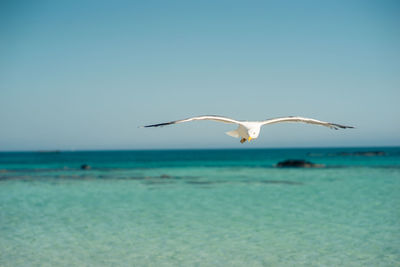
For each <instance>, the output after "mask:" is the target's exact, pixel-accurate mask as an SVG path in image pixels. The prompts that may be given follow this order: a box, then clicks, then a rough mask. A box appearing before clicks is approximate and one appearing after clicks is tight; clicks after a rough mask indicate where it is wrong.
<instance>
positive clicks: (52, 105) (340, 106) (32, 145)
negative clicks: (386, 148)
mask: <svg viewBox="0 0 400 267" xmlns="http://www.w3.org/2000/svg"><path fill="white" fill-rule="evenodd" d="M399 14H400V2H399V1H378V0H377V1H347V0H346V1H40V0H39V1H1V2H0V151H5V150H40V149H66V150H69V149H74V150H78V149H147V148H149V149H158V148H160V149H163V148H202V147H205V148H224V147H231V148H236V147H248V148H250V147H253V148H257V147H318V146H324V147H327V146H380V145H400V104H399V102H400V16H399ZM201 114H218V115H225V116H230V117H233V118H236V119H245V120H246V119H249V120H261V119H267V118H271V117H279V116H286V115H301V116H308V117H312V118H316V119H320V120H326V121H330V122H337V123H342V124H349V125H354V126H356V127H357V129H355V130H342V131H332V130H329V129H327V128H325V127H318V126H310V125H303V124H279V125H271V126H269V127H264V128H263V131H262V132H261V135H260V137H259V139H257V140H255V141H254V142H253V141H252V142H251V143H250V144H247V143H246V144H244V145H242V144H240V143H239V140H238V139H234V138H232V137H229V136H227V135H225V134H224V132H225V131H229V130H232V129H234V128H235V127H234V126H232V125H229V124H218V123H215V122H194V123H188V124H181V125H177V126H171V127H164V128H153V129H142V128H138V126H140V125H145V124H150V123H158V122H164V121H170V120H175V119H181V118H186V117H189V116H193V115H201Z"/></svg>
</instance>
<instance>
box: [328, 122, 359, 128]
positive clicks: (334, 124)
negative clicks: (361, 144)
mask: <svg viewBox="0 0 400 267" xmlns="http://www.w3.org/2000/svg"><path fill="white" fill-rule="evenodd" d="M331 125H332V126H333V128H334V129H335V130H338V129H339V128H341V129H354V128H355V127H353V126H347V125H341V124H336V123H331Z"/></svg>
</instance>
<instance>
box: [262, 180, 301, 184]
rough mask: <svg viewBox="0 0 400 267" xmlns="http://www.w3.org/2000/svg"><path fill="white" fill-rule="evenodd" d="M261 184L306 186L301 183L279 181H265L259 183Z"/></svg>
mask: <svg viewBox="0 0 400 267" xmlns="http://www.w3.org/2000/svg"><path fill="white" fill-rule="evenodd" d="M259 182H260V183H263V184H287V185H304V184H303V183H300V182H293V181H279V180H263V181H259Z"/></svg>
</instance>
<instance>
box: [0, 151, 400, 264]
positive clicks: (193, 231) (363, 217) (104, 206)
mask: <svg viewBox="0 0 400 267" xmlns="http://www.w3.org/2000/svg"><path fill="white" fill-rule="evenodd" d="M360 150H361V149H295V150H288V149H282V150H277V149H275V150H201V151H193V150H184V151H121V152H117V151H114V152H110V151H109V152H74V153H72V152H62V153H0V266H26V265H30V266H46V265H47V266H54V265H57V266H71V265H78V266H99V265H102V266H104V265H105V266H109V265H114V266H132V265H133V266H192V265H198V266H244V265H246V266H293V265H296V266H321V265H325V266H398V265H400V223H399V221H400V194H399V192H400V149H399V148H378V149H377V148H373V149H367V148H365V149H364V151H372V150H383V151H385V155H380V156H356V155H343V154H340V153H341V152H343V151H346V152H357V151H360ZM290 158H301V159H307V160H310V161H312V162H315V163H318V164H325V165H326V167H325V168H315V169H313V168H311V169H294V168H289V169H282V168H275V167H274V165H275V164H276V163H277V162H278V161H280V160H284V159H290ZM82 164H89V165H90V166H91V167H92V168H91V169H90V170H80V169H79V167H80V166H81V165H82Z"/></svg>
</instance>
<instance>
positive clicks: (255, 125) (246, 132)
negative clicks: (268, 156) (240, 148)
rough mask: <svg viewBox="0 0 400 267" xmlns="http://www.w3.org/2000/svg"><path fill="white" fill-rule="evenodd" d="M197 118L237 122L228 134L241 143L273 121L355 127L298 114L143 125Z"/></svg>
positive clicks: (218, 118)
mask: <svg viewBox="0 0 400 267" xmlns="http://www.w3.org/2000/svg"><path fill="white" fill-rule="evenodd" d="M196 120H212V121H218V122H224V123H233V124H237V125H238V128H237V129H236V130H233V131H229V132H227V133H226V134H228V135H229V136H232V137H236V138H241V140H240V142H241V143H244V142H246V141H250V140H251V139H255V138H257V137H258V136H259V134H260V131H261V127H262V126H264V125H266V124H272V123H280V122H304V123H310V124H317V125H322V126H326V127H329V128H331V129H335V130H337V129H339V128H342V129H346V128H354V127H352V126H345V125H340V124H336V123H330V122H324V121H319V120H315V119H310V118H304V117H298V116H289V117H281V118H274V119H268V120H263V121H238V120H234V119H231V118H227V117H222V116H216V115H204V116H197V117H191V118H187V119H183V120H177V121H170V122H164V123H159V124H152V125H146V126H143V127H146V128H147V127H161V126H166V125H171V124H177V123H182V122H189V121H196Z"/></svg>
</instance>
